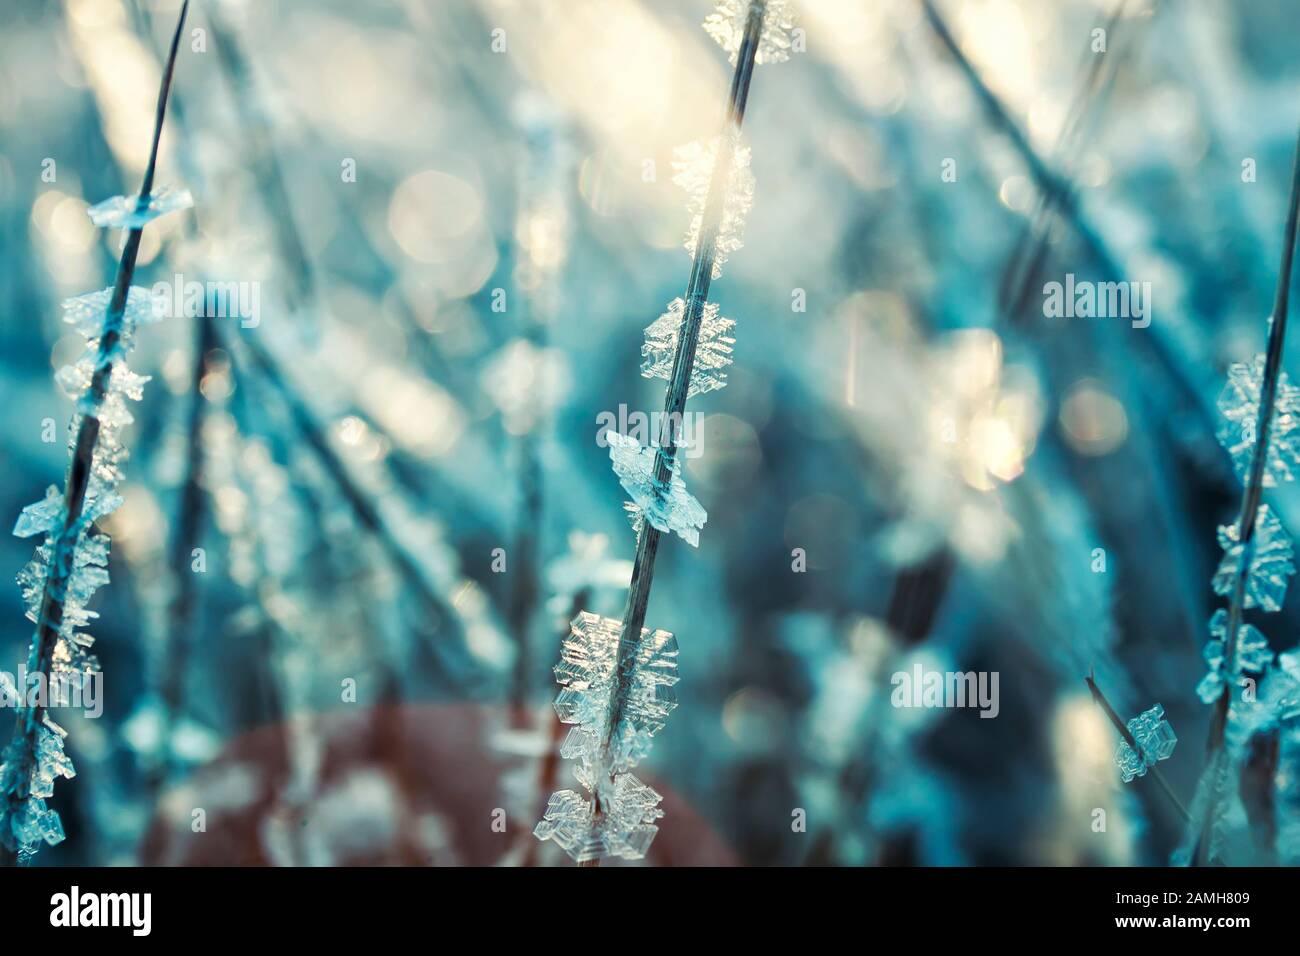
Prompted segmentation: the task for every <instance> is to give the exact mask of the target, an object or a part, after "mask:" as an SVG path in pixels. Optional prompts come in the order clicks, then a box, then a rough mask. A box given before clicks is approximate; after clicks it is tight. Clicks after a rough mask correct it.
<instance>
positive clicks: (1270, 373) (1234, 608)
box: [1195, 138, 1300, 863]
mask: <svg viewBox="0 0 1300 956" xmlns="http://www.w3.org/2000/svg"><path fill="white" fill-rule="evenodd" d="M1298 222H1300V138H1298V139H1297V141H1296V152H1295V158H1294V160H1293V162H1292V169H1291V198H1290V205H1289V207H1288V209H1287V217H1286V227H1285V229H1284V231H1283V236H1282V262H1281V265H1280V266H1279V268H1278V275H1277V289H1276V291H1275V293H1274V296H1273V315H1272V322H1271V324H1270V326H1269V330H1268V351H1267V352H1266V354H1265V357H1264V376H1263V381H1262V382H1261V383H1260V393H1259V409H1258V412H1257V417H1256V419H1255V449H1254V452H1253V454H1252V455H1251V460H1250V473H1249V475H1248V476H1247V478H1246V488H1245V491H1244V492H1243V493H1242V496H1241V511H1240V513H1239V514H1238V516H1237V541H1238V542H1239V543H1240V544H1241V556H1240V558H1239V560H1238V562H1237V569H1236V573H1235V575H1234V579H1233V585H1232V594H1231V597H1230V599H1229V603H1228V622H1227V630H1226V631H1225V632H1224V636H1223V672H1224V673H1225V674H1232V673H1233V672H1234V671H1233V668H1234V664H1235V661H1236V657H1237V637H1238V631H1240V630H1241V619H1242V614H1243V612H1244V611H1245V606H1246V581H1247V579H1248V578H1249V576H1250V564H1251V561H1252V558H1253V554H1254V549H1255V520H1256V517H1257V516H1258V514H1259V504H1260V498H1261V497H1262V495H1263V493H1264V470H1265V468H1266V467H1267V465H1268V452H1269V435H1270V431H1271V430H1272V426H1273V408H1274V405H1275V404H1276V400H1277V385H1278V381H1279V380H1280V379H1281V373H1282V347H1283V345H1284V344H1285V342H1286V323H1287V310H1288V308H1289V305H1290V300H1291V273H1292V266H1293V264H1294V258H1295V243H1296V229H1297V223H1298ZM1231 703H1232V691H1231V688H1230V686H1229V684H1228V682H1226V681H1225V682H1224V686H1223V692H1222V693H1221V694H1220V695H1219V698H1218V700H1216V701H1215V703H1214V712H1213V715H1212V716H1211V718H1210V734H1209V739H1208V740H1207V741H1206V745H1205V754H1206V757H1205V762H1206V767H1207V769H1208V770H1210V771H1211V772H1213V773H1216V774H1217V765H1218V762H1219V760H1220V758H1221V756H1222V752H1223V745H1224V741H1225V739H1226V737H1227V730H1228V708H1229V707H1230V706H1231ZM1218 798H1219V795H1218V781H1217V779H1216V780H1215V781H1214V782H1213V784H1212V790H1211V794H1210V798H1209V802H1208V804H1207V806H1206V813H1205V819H1204V821H1203V822H1202V825H1201V834H1200V837H1199V838H1198V842H1197V847H1196V853H1195V859H1196V861H1197V863H1204V862H1208V853H1209V845H1210V840H1209V838H1208V837H1209V831H1210V828H1211V827H1212V826H1213V821H1214V815H1215V810H1216V807H1217V803H1218Z"/></svg>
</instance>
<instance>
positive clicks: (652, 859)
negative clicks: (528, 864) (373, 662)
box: [142, 704, 737, 866]
mask: <svg viewBox="0 0 1300 956" xmlns="http://www.w3.org/2000/svg"><path fill="white" fill-rule="evenodd" d="M313 721H314V723H313V726H312V728H311V733H312V734H314V735H315V736H316V737H317V738H319V739H320V740H321V741H322V755H321V767H320V773H319V777H318V782H317V784H316V786H315V788H314V791H313V792H312V793H311V794H309V795H307V796H306V797H305V798H303V799H298V800H295V799H293V798H289V799H286V796H285V794H286V792H287V791H286V788H287V785H288V783H289V780H290V777H289V769H290V768H289V763H288V760H287V754H288V752H289V751H288V741H289V740H290V739H291V738H290V737H289V736H288V729H287V725H276V726H269V727H262V728H259V729H257V730H254V731H252V732H250V733H247V734H245V735H243V736H241V737H237V738H235V739H234V740H232V741H230V743H229V744H228V746H227V747H226V749H225V750H224V751H223V753H222V754H221V755H220V756H219V757H217V759H215V760H214V761H212V762H211V763H210V764H208V765H206V766H205V767H202V768H200V769H199V770H197V771H195V773H194V774H193V775H192V776H191V777H190V778H188V779H187V780H185V781H184V782H183V783H182V784H179V785H177V786H175V787H173V788H172V789H171V790H169V791H168V792H167V793H165V794H164V795H163V798H162V800H161V801H160V805H159V810H158V813H157V814H156V816H155V819H154V821H153V823H152V825H151V827H150V829H149V834H148V836H147V838H146V840H145V845H144V848H143V850H142V859H143V861H144V862H145V863H146V864H147V865H164V866H270V865H274V864H276V863H283V862H287V861H289V860H292V861H293V862H296V863H312V862H316V863H331V864H334V865H343V866H384V865H400V866H429V865H468V866H491V865H498V864H506V865H518V863H520V862H521V861H522V860H523V859H524V858H525V854H526V853H527V852H528V849H529V843H530V841H531V842H533V843H535V842H537V841H535V840H534V839H533V837H532V835H531V831H532V828H533V826H534V825H535V824H536V822H537V819H538V815H539V814H540V812H541V809H542V807H543V806H544V804H545V800H546V797H547V796H548V795H549V794H539V795H538V797H537V803H538V805H537V808H536V813H535V814H530V815H529V818H528V819H517V818H513V817H508V818H507V820H506V831H505V833H501V832H494V830H493V828H492V821H493V812H494V810H495V809H496V808H498V807H504V806H505V805H506V798H505V795H504V793H503V791H502V786H501V780H502V774H503V773H504V772H506V771H507V770H509V769H510V768H511V767H512V766H520V765H527V764H529V762H527V761H524V760H522V759H521V758H514V757H510V756H508V755H504V754H501V753H499V752H497V751H496V750H495V749H494V748H493V747H492V746H491V745H490V742H489V739H488V738H489V736H490V734H491V733H492V731H493V730H494V729H495V728H496V727H497V726H498V725H500V724H502V723H504V721H502V719H501V715H500V712H499V711H494V710H493V709H492V708H489V707H483V706H478V705H472V704H444V705H410V706H403V705H393V706H384V707H379V708H372V709H369V710H342V711H338V712H335V713H330V714H324V715H319V716H316V717H315V718H313ZM531 767H532V768H537V767H538V763H537V761H532V762H531ZM523 773H524V774H525V775H526V776H527V777H528V778H530V779H536V773H535V772H534V771H528V770H525V771H523ZM647 782H648V783H650V784H651V785H652V786H654V787H655V789H657V790H659V791H660V792H661V793H663V795H664V800H663V805H662V806H663V809H664V811H665V812H666V814H667V816H666V818H665V819H664V820H663V821H661V823H662V824H663V826H662V828H661V830H660V832H659V835H658V837H656V839H655V842H654V844H653V846H652V848H651V851H650V856H649V858H648V861H647V862H648V863H650V864H653V865H658V866H734V865H736V863H737V860H736V858H735V856H734V855H733V854H732V852H731V850H730V849H729V848H728V847H727V846H726V845H725V844H724V843H723V842H722V840H721V839H720V838H719V837H718V836H717V835H716V834H715V833H714V832H713V831H712V830H711V829H710V827H709V826H708V824H707V823H705V822H704V820H702V819H701V818H700V816H699V815H698V814H696V813H695V812H694V811H693V810H691V809H690V807H688V806H687V805H686V804H685V803H684V802H683V801H682V800H681V799H680V798H679V797H677V796H675V795H674V794H673V793H671V792H669V791H667V790H665V789H664V788H663V787H662V786H661V785H660V784H658V783H656V782H655V781H654V780H653V779H649V778H647ZM571 785H574V784H573V783H572V781H571V775H570V774H568V773H567V772H566V773H563V774H562V776H561V782H560V786H561V787H567V786H571ZM195 808H202V809H203V811H204V813H205V815H206V821H205V822H206V831H205V832H199V833H195V832H193V830H192V829H191V821H192V820H193V811H194V810H195ZM497 816H498V818H499V817H500V814H497ZM497 829H498V830H499V829H500V827H499V826H498V828H497ZM272 847H280V848H281V849H279V850H274V851H273V850H272ZM557 853H558V851H555V850H554V848H553V847H552V846H551V845H550V844H546V845H545V848H544V851H543V852H541V853H534V854H532V857H533V859H534V860H535V861H536V862H540V863H541V864H542V865H548V864H549V865H561V864H562V865H571V864H570V861H569V860H568V858H567V857H565V856H563V855H562V854H559V855H558V856H557Z"/></svg>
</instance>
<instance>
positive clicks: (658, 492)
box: [605, 432, 709, 548]
mask: <svg viewBox="0 0 1300 956" xmlns="http://www.w3.org/2000/svg"><path fill="white" fill-rule="evenodd" d="M605 438H606V441H608V442H609V459H610V461H611V462H613V465H614V473H615V474H616V475H618V480H619V483H620V484H622V486H623V490H624V491H626V492H627V493H628V494H629V495H631V496H632V502H633V503H634V504H635V505H636V507H637V509H638V510H639V511H640V512H641V514H643V515H644V516H645V517H647V518H648V519H649V521H650V524H652V525H653V526H654V527H656V528H658V529H659V530H660V531H663V532H665V533H670V534H676V535H678V536H679V537H680V538H681V539H682V540H683V541H685V542H686V543H687V544H689V545H690V546H691V547H693V548H698V547H699V546H700V529H701V528H703V527H704V522H705V521H707V520H708V517H709V516H708V512H706V511H705V510H704V506H703V505H701V504H700V503H699V501H697V500H696V498H695V496H694V495H692V494H691V493H690V492H689V491H687V490H686V482H684V481H683V480H682V478H681V474H680V472H681V467H682V463H681V462H680V461H674V462H673V467H672V477H671V478H670V479H669V482H668V485H667V487H665V486H664V485H663V484H662V483H660V482H659V481H656V480H655V454H656V450H655V448H654V447H646V446H644V445H642V444H641V443H640V442H639V441H637V440H636V439H635V438H629V437H627V436H626V435H622V434H619V433H618V432H607V433H606V436H605Z"/></svg>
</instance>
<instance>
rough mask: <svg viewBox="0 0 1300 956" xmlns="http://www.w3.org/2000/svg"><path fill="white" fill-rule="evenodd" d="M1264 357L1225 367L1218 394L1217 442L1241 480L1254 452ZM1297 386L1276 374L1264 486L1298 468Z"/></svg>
mask: <svg viewBox="0 0 1300 956" xmlns="http://www.w3.org/2000/svg"><path fill="white" fill-rule="evenodd" d="M1264 362H1265V359H1264V356H1263V355H1256V356H1255V358H1254V360H1253V361H1251V362H1250V363H1245V362H1240V363H1237V364H1235V365H1233V366H1231V367H1230V368H1229V369H1228V383H1227V385H1225V386H1224V389H1223V393H1222V394H1221V395H1220V396H1219V411H1220V412H1222V413H1223V418H1224V421H1223V424H1222V425H1221V426H1219V431H1218V438H1219V442H1220V443H1221V444H1222V445H1223V447H1224V448H1225V449H1226V450H1227V452H1228V454H1229V455H1231V456H1232V462H1233V465H1234V466H1235V467H1236V469H1237V475H1238V477H1240V478H1241V479H1242V481H1245V480H1246V478H1247V476H1248V475H1249V474H1250V464H1251V459H1252V458H1253V457H1254V454H1255V445H1256V442H1257V439H1258V436H1257V435H1256V434H1255V429H1256V427H1257V425H1258V422H1259V393H1260V388H1261V386H1262V384H1263V380H1264ZM1298 424H1300V388H1296V387H1295V386H1294V385H1292V384H1291V383H1290V382H1289V380H1288V379H1287V375H1286V373H1285V372H1280V373H1279V378H1278V383H1277V396H1276V398H1275V399H1274V404H1273V421H1272V423H1271V425H1270V426H1269V434H1268V459H1267V461H1266V462H1265V465H1264V485H1265V486H1266V487H1269V488H1272V487H1275V486H1276V485H1278V484H1280V483H1282V482H1285V481H1292V480H1293V479H1294V478H1295V475H1296V471H1297V470H1298V469H1300V434H1297V431H1296V428H1297V425H1298Z"/></svg>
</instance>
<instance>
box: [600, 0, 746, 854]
mask: <svg viewBox="0 0 1300 956" xmlns="http://www.w3.org/2000/svg"><path fill="white" fill-rule="evenodd" d="M765 12H766V11H765V6H764V3H763V2H762V0H754V2H752V3H751V4H750V7H749V16H748V19H747V20H746V22H745V35H744V39H743V40H742V42H741V45H740V49H739V51H738V52H737V55H736V69H735V73H734V74H733V76H732V81H731V92H730V95H729V96H728V100H727V115H726V123H725V126H724V130H723V135H722V136H721V138H720V140H719V143H718V152H717V160H716V161H715V163H714V166H713V176H712V179H711V181H710V183H709V191H708V196H707V198H706V200H705V207H704V216H703V219H702V221H701V225H700V235H699V241H698V244H697V246H696V251H695V258H694V260H693V261H692V263H691V274H690V279H689V280H688V282H687V285H686V295H685V296H684V298H685V301H686V308H685V310H684V313H685V314H684V316H683V319H682V327H681V330H680V333H679V335H678V338H677V349H676V352H675V354H674V356H673V371H672V377H671V378H670V379H669V385H668V391H667V394H666V395H665V396H664V415H663V426H662V429H661V433H660V436H659V447H658V450H657V451H656V453H655V462H654V472H655V482H656V484H657V485H658V486H659V487H661V488H666V487H668V485H669V482H670V480H671V478H672V473H673V463H674V460H675V458H676V455H677V439H678V432H679V429H680V428H681V424H682V414H683V412H684V411H685V409H686V398H687V395H688V393H689V389H690V381H691V373H692V371H693V370H694V368H695V351H696V347H697V346H698V344H699V338H700V325H701V323H702V320H703V316H704V306H705V303H706V302H707V301H708V297H709V285H710V283H711V281H712V278H713V263H714V259H715V255H716V247H717V240H718V232H719V229H720V228H721V223H722V212H723V207H724V205H725V203H726V189H727V182H728V180H729V179H730V177H731V169H732V165H733V162H734V157H735V143H734V141H733V138H734V137H735V136H736V135H738V134H739V132H740V127H741V124H742V122H743V121H744V118H745V105H746V103H747V101H748V99H749V86H750V81H751V80H752V79H753V75H754V60H755V57H756V56H757V54H758V40H759V36H760V35H761V34H762V30H763V16H764V13H765ZM659 538H660V533H659V531H658V530H657V529H656V528H654V527H653V526H652V525H651V524H650V522H649V521H644V522H642V527H641V533H640V535H638V537H637V547H636V558H635V560H634V562H633V565H632V581H631V584H630V586H629V589H628V597H627V606H626V608H625V609H624V611H623V629H622V631H621V632H620V633H619V637H618V651H617V656H616V661H617V663H616V665H615V673H616V675H617V676H616V679H615V681H614V688H613V691H612V702H611V705H610V714H609V722H608V724H607V725H606V727H605V739H604V741H603V742H602V747H601V751H602V754H603V755H604V757H605V762H606V765H607V769H608V765H609V763H610V761H609V759H608V758H609V754H610V749H611V744H612V742H613V740H614V739H615V737H616V734H617V732H618V728H619V725H620V724H621V722H622V719H623V707H624V704H625V702H626V701H627V698H628V695H629V694H630V692H631V688H632V681H633V678H634V672H635V669H636V648H637V643H638V642H639V640H640V637H641V630H642V628H643V627H644V626H645V616H646V607H647V605H648V604H649V603H650V586H651V584H652V583H653V581H654V569H655V558H656V556H657V555H658V553H659ZM601 812H602V810H601V806H600V795H599V793H597V795H596V813H597V814H600V813H601ZM592 863H593V864H597V863H598V861H594V860H593V861H592Z"/></svg>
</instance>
